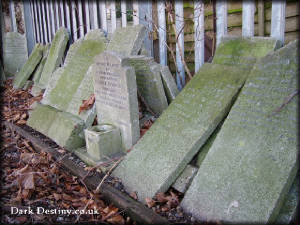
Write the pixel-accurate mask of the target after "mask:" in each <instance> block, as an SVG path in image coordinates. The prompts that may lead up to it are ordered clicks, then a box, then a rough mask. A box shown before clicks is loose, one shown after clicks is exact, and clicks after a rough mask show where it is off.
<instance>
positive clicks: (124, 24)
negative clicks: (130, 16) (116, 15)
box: [121, 0, 127, 27]
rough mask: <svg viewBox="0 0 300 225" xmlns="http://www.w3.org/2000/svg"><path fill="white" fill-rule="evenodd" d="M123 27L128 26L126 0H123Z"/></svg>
mask: <svg viewBox="0 0 300 225" xmlns="http://www.w3.org/2000/svg"><path fill="white" fill-rule="evenodd" d="M121 15H122V27H126V26H127V10H126V0H121Z"/></svg>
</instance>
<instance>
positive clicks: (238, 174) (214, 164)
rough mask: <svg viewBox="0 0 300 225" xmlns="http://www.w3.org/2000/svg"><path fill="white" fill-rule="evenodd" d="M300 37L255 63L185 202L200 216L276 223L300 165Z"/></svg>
mask: <svg viewBox="0 0 300 225" xmlns="http://www.w3.org/2000/svg"><path fill="white" fill-rule="evenodd" d="M298 52H299V49H298V42H293V43H291V44H289V45H287V46H286V47H284V48H281V49H279V50H277V51H275V52H274V53H273V54H269V55H267V56H266V57H264V58H263V59H261V60H260V61H259V62H258V63H257V64H255V66H254V68H253V70H252V71H251V73H250V74H249V78H248V79H247V82H246V84H245V86H244V88H243V89H242V91H241V93H240V95H239V97H238V99H237V101H236V103H235V104H234V106H233V107H232V109H231V111H230V113H229V115H228V116H227V118H226V120H225V122H224V124H223V126H222V128H221V130H220V132H219V133H218V135H217V137H216V139H215V141H214V143H213V145H212V146H211V148H210V150H209V151H208V153H207V155H206V157H205V159H204V160H203V162H202V163H201V166H200V168H199V170H198V173H197V175H196V177H195V178H194V180H193V182H192V184H191V186H190V188H189V190H188V191H187V193H186V194H185V197H184V199H183V201H182V202H181V206H182V207H183V208H184V210H185V211H186V212H189V213H191V214H192V215H193V216H194V217H195V218H197V219H199V220H201V221H202V220H204V221H207V220H209V221H220V222H225V223H249V222H250V223H258V224H265V223H272V222H274V221H275V219H276V217H277V216H278V213H279V210H280V208H281V206H282V204H283V200H284V196H285V195H286V193H287V191H288V190H289V189H290V187H291V184H292V182H293V180H294V178H295V175H296V172H297V170H298V162H297V155H298V147H297V137H298V136H297V103H298V96H294V97H293V98H292V99H291V101H290V102H289V103H288V104H286V105H285V106H284V107H283V108H282V109H281V110H279V107H280V106H281V105H282V103H283V102H284V101H287V98H288V97H290V96H291V94H292V93H295V91H296V90H298Z"/></svg>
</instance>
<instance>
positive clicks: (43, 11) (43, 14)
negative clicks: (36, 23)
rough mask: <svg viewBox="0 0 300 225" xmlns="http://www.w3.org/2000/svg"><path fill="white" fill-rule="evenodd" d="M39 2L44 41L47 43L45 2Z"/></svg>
mask: <svg viewBox="0 0 300 225" xmlns="http://www.w3.org/2000/svg"><path fill="white" fill-rule="evenodd" d="M41 3H42V4H41V10H42V17H43V28H44V38H45V43H49V37H48V30H47V22H46V15H45V4H44V1H43V0H41Z"/></svg>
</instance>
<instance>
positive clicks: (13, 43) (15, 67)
mask: <svg viewBox="0 0 300 225" xmlns="http://www.w3.org/2000/svg"><path fill="white" fill-rule="evenodd" d="M3 42H4V43H3V66H4V72H5V74H6V75H8V76H13V75H15V74H16V73H17V72H18V71H20V70H21V68H22V67H23V65H24V64H25V63H26V61H27V59H28V52H27V42H26V37H25V35H22V34H19V33H18V32H8V33H5V35H4V41H3Z"/></svg>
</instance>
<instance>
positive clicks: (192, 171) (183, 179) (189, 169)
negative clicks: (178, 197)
mask: <svg viewBox="0 0 300 225" xmlns="http://www.w3.org/2000/svg"><path fill="white" fill-rule="evenodd" d="M197 171H198V168H197V167H195V166H192V165H187V166H186V167H185V169H184V170H183V171H182V173H181V174H180V175H179V177H178V178H177V179H176V181H175V182H174V184H172V187H173V188H174V189H176V190H177V191H179V192H181V193H185V192H186V190H187V189H188V188H189V186H190V184H191V183H192V180H193V178H194V176H195V175H196V173H197Z"/></svg>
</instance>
